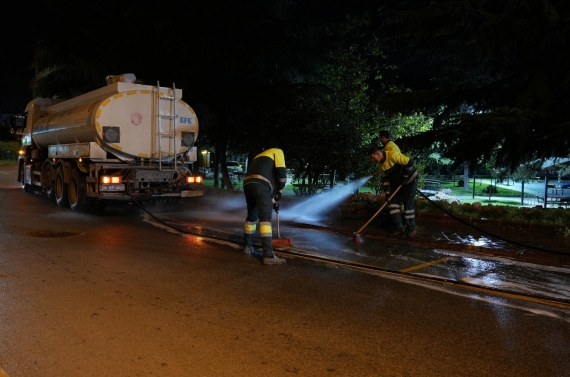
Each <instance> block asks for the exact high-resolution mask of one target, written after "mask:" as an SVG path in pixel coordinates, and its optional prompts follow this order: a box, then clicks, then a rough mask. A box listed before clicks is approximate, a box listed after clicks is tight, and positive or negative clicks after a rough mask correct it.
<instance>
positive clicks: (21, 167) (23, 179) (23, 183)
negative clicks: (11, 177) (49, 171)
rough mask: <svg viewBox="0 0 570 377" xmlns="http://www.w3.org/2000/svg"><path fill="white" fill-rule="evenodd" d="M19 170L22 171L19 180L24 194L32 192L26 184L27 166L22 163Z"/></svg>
mask: <svg viewBox="0 0 570 377" xmlns="http://www.w3.org/2000/svg"><path fill="white" fill-rule="evenodd" d="M19 170H20V179H19V181H20V182H22V190H23V191H24V192H30V191H31V190H30V185H28V184H27V183H25V182H26V180H25V179H26V178H25V175H26V165H25V164H24V163H23V162H21V163H20V168H19Z"/></svg>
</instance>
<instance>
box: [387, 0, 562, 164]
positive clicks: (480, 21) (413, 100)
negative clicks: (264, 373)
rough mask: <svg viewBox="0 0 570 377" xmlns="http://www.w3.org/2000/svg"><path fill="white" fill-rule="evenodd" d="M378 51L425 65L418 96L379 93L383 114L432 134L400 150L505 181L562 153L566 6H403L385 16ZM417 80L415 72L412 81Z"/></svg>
mask: <svg viewBox="0 0 570 377" xmlns="http://www.w3.org/2000/svg"><path fill="white" fill-rule="evenodd" d="M383 15H384V17H383V19H384V20H385V24H384V28H383V34H382V35H383V36H384V38H383V39H382V41H381V42H382V43H383V44H382V45H383V46H386V47H387V48H389V52H393V53H396V52H397V51H398V52H404V53H405V54H407V56H409V57H410V58H409V60H407V61H406V63H412V62H413V61H415V62H418V61H424V62H428V63H432V67H433V68H434V69H432V70H431V71H426V72H425V73H426V75H429V76H424V80H416V81H415V82H413V83H410V86H414V87H415V89H416V90H414V91H411V92H404V91H402V92H398V93H386V94H384V95H383V96H381V97H379V98H378V100H377V103H378V104H379V106H380V107H381V108H382V109H383V110H384V111H386V112H387V113H389V114H399V113H402V114H411V113H413V112H417V111H422V112H424V113H426V114H429V115H432V116H433V117H434V123H433V129H432V130H430V131H428V132H425V133H423V134H420V135H415V136H412V137H409V138H406V139H405V140H402V142H401V143H402V146H403V147H404V148H409V149H414V150H418V151H421V150H424V149H426V148H429V146H432V145H434V144H436V143H439V146H440V147H441V151H442V152H443V154H444V156H446V157H448V158H451V159H453V160H454V161H455V165H456V166H457V165H460V164H463V162H464V161H467V162H469V163H471V165H472V166H475V165H476V164H477V163H485V162H486V161H489V160H490V159H491V158H494V159H495V160H496V164H497V165H499V166H506V167H508V168H509V169H510V170H511V171H512V170H515V169H516V168H517V167H518V166H519V165H520V163H522V162H525V161H531V160H533V159H542V158H547V157H556V156H559V157H560V156H567V155H568V150H569V149H570V148H569V147H570V127H569V125H570V108H569V106H568V103H569V101H570V92H569V84H570V49H569V48H568V47H569V46H568V43H569V41H570V28H568V26H567V20H568V18H569V17H570V5H569V3H568V2H567V1H564V0H522V1H521V0H502V1H494V0H467V1H451V0H449V1H445V0H442V1H434V2H429V3H427V2H424V1H419V0H418V1H415V0H411V1H407V2H402V3H398V4H396V5H395V6H393V7H391V8H385V9H384V11H383ZM414 73H416V74H417V71H416V72H414Z"/></svg>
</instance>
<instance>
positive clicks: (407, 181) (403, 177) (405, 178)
mask: <svg viewBox="0 0 570 377" xmlns="http://www.w3.org/2000/svg"><path fill="white" fill-rule="evenodd" d="M408 183H410V177H409V176H407V175H402V181H401V182H400V186H405V185H407V184H408Z"/></svg>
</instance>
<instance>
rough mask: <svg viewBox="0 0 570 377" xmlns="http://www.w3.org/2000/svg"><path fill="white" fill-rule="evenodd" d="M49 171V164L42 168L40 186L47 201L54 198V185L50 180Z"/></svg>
mask: <svg viewBox="0 0 570 377" xmlns="http://www.w3.org/2000/svg"><path fill="white" fill-rule="evenodd" d="M51 170H52V168H51V166H50V165H49V164H44V166H43V167H42V186H43V188H44V190H45V192H46V195H47V197H48V198H49V199H53V198H54V197H55V183H54V181H53V180H52V179H51V177H52V175H51Z"/></svg>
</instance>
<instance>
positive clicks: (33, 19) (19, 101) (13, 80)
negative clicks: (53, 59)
mask: <svg viewBox="0 0 570 377" xmlns="http://www.w3.org/2000/svg"><path fill="white" fill-rule="evenodd" d="M35 3H39V2H37V1H35V2H34V1H32V2H22V1H20V2H13V3H10V4H9V6H8V5H7V4H6V3H4V4H3V5H2V8H3V9H2V16H3V17H2V20H1V21H0V30H2V54H0V56H1V57H0V68H1V71H0V72H1V73H0V75H1V80H2V81H1V82H2V85H1V86H0V112H2V113H10V112H11V113H21V112H23V111H24V108H25V106H26V104H27V103H28V102H29V101H30V100H31V99H32V94H31V91H30V90H29V89H28V87H29V83H30V80H31V79H32V78H33V76H34V71H33V68H32V67H31V63H32V57H33V49H34V45H35V43H36V42H37V39H38V35H39V34H40V30H41V28H42V27H43V25H44V22H45V21H46V20H47V18H46V17H42V13H43V11H42V7H41V6H40V5H39V4H35Z"/></svg>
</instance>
